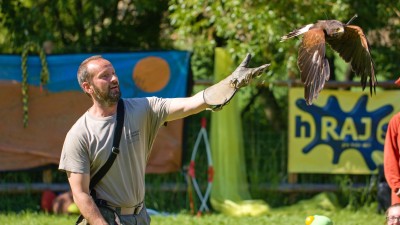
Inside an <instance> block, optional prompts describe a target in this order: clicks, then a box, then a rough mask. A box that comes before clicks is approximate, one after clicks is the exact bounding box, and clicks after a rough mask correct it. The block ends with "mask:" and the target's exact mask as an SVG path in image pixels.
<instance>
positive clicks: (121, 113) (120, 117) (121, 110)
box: [89, 98, 125, 191]
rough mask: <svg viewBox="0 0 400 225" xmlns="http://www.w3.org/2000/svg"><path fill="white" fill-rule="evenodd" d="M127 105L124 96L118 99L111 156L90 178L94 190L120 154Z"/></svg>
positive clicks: (91, 187) (90, 187) (90, 186)
mask: <svg viewBox="0 0 400 225" xmlns="http://www.w3.org/2000/svg"><path fill="white" fill-rule="evenodd" d="M124 117H125V107H124V101H123V100H122V98H120V99H119V101H118V106H117V125H116V126H115V132H114V140H113V147H112V149H111V153H110V156H109V157H108V159H107V161H106V163H105V164H104V165H103V166H102V167H101V168H100V170H99V171H98V172H97V173H96V174H95V175H94V176H93V178H92V179H91V180H90V185H89V190H90V191H92V189H93V188H94V186H96V184H97V183H99V181H100V180H101V178H103V177H104V175H106V173H107V171H108V170H109V169H110V168H111V166H112V164H113V163H114V160H115V158H116V157H117V155H118V154H119V142H120V140H121V134H122V127H124Z"/></svg>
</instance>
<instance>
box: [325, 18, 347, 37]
mask: <svg viewBox="0 0 400 225" xmlns="http://www.w3.org/2000/svg"><path fill="white" fill-rule="evenodd" d="M327 25H328V26H327V27H326V28H325V30H326V34H327V35H328V36H329V37H340V36H342V34H343V33H344V26H343V24H342V23H341V22H339V21H336V20H331V21H329V23H328V24H327Z"/></svg>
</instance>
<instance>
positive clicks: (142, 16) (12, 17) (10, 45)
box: [0, 0, 171, 54]
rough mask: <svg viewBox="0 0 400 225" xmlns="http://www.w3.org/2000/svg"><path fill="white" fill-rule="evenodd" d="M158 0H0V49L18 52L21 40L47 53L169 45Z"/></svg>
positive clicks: (163, 3) (162, 6)
mask: <svg viewBox="0 0 400 225" xmlns="http://www.w3.org/2000/svg"><path fill="white" fill-rule="evenodd" d="M167 7H168V2H166V1H162V0H150V1H148V0H132V1H118V0H98V1H89V0H83V1H74V0H38V1H36V0H24V1H22V0H0V30H1V31H2V35H0V43H1V44H0V52H2V53H13V54H15V53H21V51H22V46H23V45H24V43H26V42H27V41H34V42H37V43H39V44H40V45H42V44H43V43H46V44H49V43H51V44H52V46H53V49H52V50H53V53H76V52H79V53H82V52H110V51H113V52H115V51H134V50H148V49H162V48H169V47H170V46H171V45H170V41H169V37H168V35H164V34H163V33H162V32H164V31H166V32H167V31H168V27H169V26H168V24H167V20H166V17H165V14H164V12H165V11H166V10H167Z"/></svg>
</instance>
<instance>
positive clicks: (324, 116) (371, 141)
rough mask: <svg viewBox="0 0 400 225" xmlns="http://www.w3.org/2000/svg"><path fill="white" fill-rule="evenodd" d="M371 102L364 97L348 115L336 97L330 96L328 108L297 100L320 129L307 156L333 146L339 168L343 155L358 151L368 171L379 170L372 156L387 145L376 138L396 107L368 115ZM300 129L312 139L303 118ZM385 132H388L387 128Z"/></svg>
mask: <svg viewBox="0 0 400 225" xmlns="http://www.w3.org/2000/svg"><path fill="white" fill-rule="evenodd" d="M367 102H368V96H367V95H363V96H361V97H360V99H359V100H358V101H357V103H356V104H355V105H354V108H353V109H352V110H351V111H349V112H344V111H343V110H342V109H341V107H340V105H339V102H338V100H337V98H336V97H335V96H330V97H329V98H328V101H327V103H326V105H325V106H324V107H318V106H315V105H310V106H308V105H306V102H305V101H304V99H299V100H297V101H296V105H297V106H298V107H299V108H300V109H301V110H302V111H304V112H306V113H309V114H311V115H312V118H313V119H314V122H315V125H316V130H315V137H314V139H313V140H312V141H311V142H310V143H309V144H308V145H307V146H305V147H304V148H303V153H305V154H306V153H308V152H310V151H311V150H312V149H313V148H315V147H316V146H317V145H320V144H325V145H329V146H330V147H332V149H333V151H334V153H333V160H332V163H333V164H338V162H339V158H340V156H341V154H342V153H343V152H345V151H346V150H347V149H356V150H358V151H359V152H360V154H361V155H362V156H363V158H364V160H365V162H366V164H367V166H368V168H369V169H370V170H375V169H376V168H377V165H376V164H375V162H374V161H373V160H372V153H373V152H374V151H376V150H382V151H383V144H381V143H379V141H378V139H377V138H376V137H377V130H378V125H379V123H380V121H381V120H382V119H383V118H385V117H386V116H387V115H389V114H390V113H391V112H392V111H393V106H391V105H385V106H382V107H380V108H378V109H377V110H375V111H372V112H368V111H367ZM299 125H300V126H302V127H304V128H306V136H309V135H310V133H309V132H308V133H307V128H309V127H307V126H309V124H306V123H302V122H301V118H300V117H297V118H296V127H298V126H299ZM381 128H382V129H385V130H386V129H387V124H385V125H383V126H381ZM299 130H300V129H299V128H297V131H296V136H298V135H299V133H300V132H298V131H299ZM308 131H309V129H308ZM384 133H385V132H384Z"/></svg>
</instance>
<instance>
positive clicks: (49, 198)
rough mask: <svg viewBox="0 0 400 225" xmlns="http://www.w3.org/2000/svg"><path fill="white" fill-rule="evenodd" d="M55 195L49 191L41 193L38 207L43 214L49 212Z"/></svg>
mask: <svg viewBox="0 0 400 225" xmlns="http://www.w3.org/2000/svg"><path fill="white" fill-rule="evenodd" d="M55 198H56V194H55V193H54V192H52V191H50V190H46V191H43V193H42V199H41V201H40V206H41V207H42V209H43V210H44V211H45V212H51V211H52V206H53V201H54V199H55Z"/></svg>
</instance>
